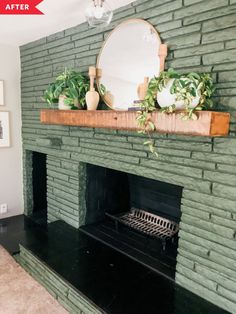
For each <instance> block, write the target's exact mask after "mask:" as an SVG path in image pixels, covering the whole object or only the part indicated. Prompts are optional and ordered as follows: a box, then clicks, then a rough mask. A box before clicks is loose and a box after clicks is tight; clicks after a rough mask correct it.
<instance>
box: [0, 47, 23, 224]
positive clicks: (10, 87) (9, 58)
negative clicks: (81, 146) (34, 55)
mask: <svg viewBox="0 0 236 314" xmlns="http://www.w3.org/2000/svg"><path fill="white" fill-rule="evenodd" d="M20 71H21V70H20V52H19V48H18V47H12V46H6V45H0V80H4V85H5V86H4V88H5V90H4V93H5V95H4V97H5V106H0V110H1V111H10V132H11V146H10V147H9V148H2V147H0V204H2V203H7V204H8V213H7V214H5V215H0V219H1V218H4V217H8V216H15V215H19V214H21V213H23V184H22V149H21V145H22V142H21V99H20V73H21V72H20Z"/></svg>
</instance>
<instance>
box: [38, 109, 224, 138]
mask: <svg viewBox="0 0 236 314" xmlns="http://www.w3.org/2000/svg"><path fill="white" fill-rule="evenodd" d="M136 117H137V112H135V111H113V110H112V111H108V110H98V111H92V112H89V111H83V110H80V111H74V110H60V111H59V110H49V109H44V110H42V111H41V117H40V119H41V122H42V123H43V124H59V125H71V126H81V127H89V128H107V129H118V130H131V131H135V130H138V129H139V128H138V125H137V121H136ZM151 117H152V120H153V122H154V123H155V125H156V131H157V132H161V133H173V134H186V135H198V136H225V135H228V132H229V122H230V114H229V113H226V112H215V111H200V112H198V120H196V121H194V120H189V121H183V120H182V119H181V112H176V113H173V114H165V113H161V112H159V111H156V112H154V113H152V114H151Z"/></svg>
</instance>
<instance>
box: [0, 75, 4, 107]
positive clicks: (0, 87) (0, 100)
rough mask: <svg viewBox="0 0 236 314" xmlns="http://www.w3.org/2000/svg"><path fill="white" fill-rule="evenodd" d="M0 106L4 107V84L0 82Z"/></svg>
mask: <svg viewBox="0 0 236 314" xmlns="http://www.w3.org/2000/svg"><path fill="white" fill-rule="evenodd" d="M0 106H4V83H3V81H1V80H0Z"/></svg>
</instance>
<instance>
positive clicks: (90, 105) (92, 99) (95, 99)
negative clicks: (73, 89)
mask: <svg viewBox="0 0 236 314" xmlns="http://www.w3.org/2000/svg"><path fill="white" fill-rule="evenodd" d="M98 103H99V94H98V92H96V91H95V89H93V90H91V91H89V92H87V93H86V104H87V110H97V107H98Z"/></svg>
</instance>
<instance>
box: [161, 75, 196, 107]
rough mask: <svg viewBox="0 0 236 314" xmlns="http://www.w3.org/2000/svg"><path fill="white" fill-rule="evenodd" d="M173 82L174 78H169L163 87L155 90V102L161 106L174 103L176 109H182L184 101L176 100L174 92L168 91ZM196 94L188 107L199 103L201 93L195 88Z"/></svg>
mask: <svg viewBox="0 0 236 314" xmlns="http://www.w3.org/2000/svg"><path fill="white" fill-rule="evenodd" d="M183 80H184V79H183ZM173 82H174V79H170V81H169V82H168V83H167V85H166V87H165V88H163V90H162V91H161V92H157V102H158V104H159V106H160V107H161V108H164V107H169V106H171V105H175V107H176V109H184V108H185V105H184V101H182V100H178V101H177V100H176V98H177V97H176V94H171V92H170V90H171V86H172V84H173ZM196 94H197V96H196V97H195V98H194V99H193V101H192V103H191V104H190V106H189V108H195V107H196V106H197V105H198V104H199V102H200V96H201V94H200V92H199V91H197V90H196Z"/></svg>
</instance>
